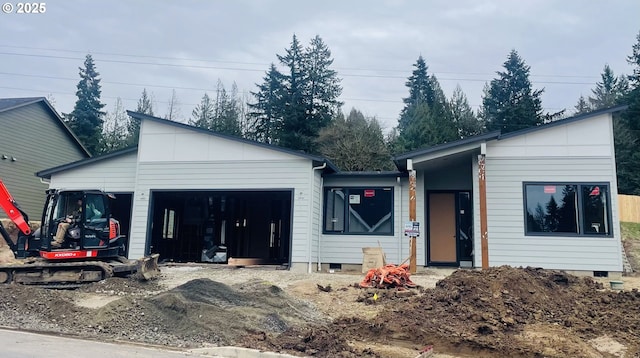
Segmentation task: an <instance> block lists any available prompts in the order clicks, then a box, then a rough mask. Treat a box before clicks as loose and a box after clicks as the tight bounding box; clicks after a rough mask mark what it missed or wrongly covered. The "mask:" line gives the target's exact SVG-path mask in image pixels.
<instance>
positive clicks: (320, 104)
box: [303, 35, 342, 134]
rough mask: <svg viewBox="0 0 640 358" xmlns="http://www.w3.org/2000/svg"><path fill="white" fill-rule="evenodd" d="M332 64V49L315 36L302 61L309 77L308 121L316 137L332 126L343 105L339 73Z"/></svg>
mask: <svg viewBox="0 0 640 358" xmlns="http://www.w3.org/2000/svg"><path fill="white" fill-rule="evenodd" d="M332 64H333V59H332V58H331V50H329V47H328V46H327V45H326V44H325V43H324V41H322V38H320V36H318V35H316V37H314V38H313V39H312V40H311V42H310V44H309V46H308V47H307V48H306V49H305V51H304V62H303V65H304V72H305V73H306V77H307V87H306V93H305V102H306V103H307V111H306V113H307V121H309V122H310V124H311V130H312V131H313V132H314V133H316V134H317V133H318V132H319V130H320V129H322V128H323V127H326V126H327V125H328V124H329V122H330V121H331V118H333V117H334V116H335V115H336V114H338V113H339V110H340V107H341V106H342V102H340V101H338V97H340V94H341V93H342V87H341V86H340V81H341V80H340V78H338V73H337V72H336V71H334V70H332V69H331V65H332Z"/></svg>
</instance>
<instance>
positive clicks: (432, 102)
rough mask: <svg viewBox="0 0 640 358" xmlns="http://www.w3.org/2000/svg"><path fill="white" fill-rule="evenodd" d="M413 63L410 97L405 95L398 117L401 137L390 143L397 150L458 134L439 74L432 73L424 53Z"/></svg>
mask: <svg viewBox="0 0 640 358" xmlns="http://www.w3.org/2000/svg"><path fill="white" fill-rule="evenodd" d="M413 66H414V67H415V69H414V70H413V72H412V74H411V76H410V77H409V78H408V80H407V82H406V83H405V85H406V86H407V88H408V89H409V97H407V98H404V99H403V101H404V103H405V106H404V108H403V109H402V111H401V112H400V119H399V120H398V137H397V138H396V141H395V143H392V144H391V146H392V148H393V150H394V154H397V153H398V152H402V151H409V150H413V149H417V148H420V147H424V146H431V145H436V144H441V143H446V142H449V141H453V140H456V139H458V138H459V137H458V129H457V128H456V125H455V123H454V122H453V117H452V112H451V110H450V108H449V103H447V99H446V97H445V95H444V92H443V91H442V88H441V87H440V83H439V82H438V80H437V78H436V77H435V76H433V75H431V76H429V74H428V72H427V70H428V67H427V65H426V62H425V60H424V58H423V57H422V56H420V57H418V60H417V61H416V63H415V64H414V65H413Z"/></svg>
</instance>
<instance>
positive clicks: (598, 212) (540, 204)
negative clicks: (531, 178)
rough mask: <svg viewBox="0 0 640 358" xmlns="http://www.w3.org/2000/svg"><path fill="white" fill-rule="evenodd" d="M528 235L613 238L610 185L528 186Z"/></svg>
mask: <svg viewBox="0 0 640 358" xmlns="http://www.w3.org/2000/svg"><path fill="white" fill-rule="evenodd" d="M524 200H525V202H524V205H525V233H526V234H527V235H529V234H531V235H549V234H554V235H571V236H575V235H601V236H610V235H611V205H610V195H609V184H601V183H595V184H574V183H524Z"/></svg>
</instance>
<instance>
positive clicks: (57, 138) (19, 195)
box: [0, 102, 88, 220]
mask: <svg viewBox="0 0 640 358" xmlns="http://www.w3.org/2000/svg"><path fill="white" fill-rule="evenodd" d="M0 128H1V130H0V158H1V157H2V155H7V156H8V157H9V159H6V160H2V159H0V178H1V179H2V181H3V182H4V183H5V184H6V186H7V187H8V188H9V191H10V192H11V194H12V195H13V197H14V198H15V199H16V201H17V202H18V203H19V204H20V206H21V208H22V209H23V210H24V211H25V212H26V213H27V214H29V215H30V219H31V220H40V216H41V214H42V209H43V205H44V200H45V190H47V189H48V188H49V186H48V185H47V184H44V183H41V182H40V179H39V178H38V177H36V176H35V173H36V172H38V171H41V170H44V169H48V168H52V167H55V166H58V165H62V164H66V163H70V162H74V161H77V160H81V159H84V158H87V157H88V155H87V154H86V153H85V152H84V151H83V150H82V149H81V147H80V146H79V145H78V144H77V143H76V142H75V140H74V139H73V137H71V136H70V135H69V134H68V132H67V131H66V129H65V128H64V126H63V125H62V124H60V122H59V121H58V119H57V118H56V117H55V116H54V115H53V114H52V113H51V112H50V111H49V110H48V109H47V107H46V105H45V104H44V103H42V102H37V103H32V104H30V105H26V106H23V107H18V108H15V109H12V110H8V111H5V112H0ZM11 157H15V158H16V161H15V162H12V161H11ZM4 216H5V214H4V212H2V211H0V217H4Z"/></svg>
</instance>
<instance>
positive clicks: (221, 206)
mask: <svg viewBox="0 0 640 358" xmlns="http://www.w3.org/2000/svg"><path fill="white" fill-rule="evenodd" d="M292 193H293V191H292V190H285V191H282V190H278V191H276V190H274V191H264V190H260V191H257V190H256V191H251V190H249V191H152V193H151V195H152V198H151V205H152V207H151V210H152V211H151V219H152V220H153V221H152V225H151V228H152V230H151V235H152V237H151V241H150V243H151V247H150V251H151V252H153V253H159V254H160V260H166V261H175V262H214V263H226V262H227V261H228V259H229V258H255V259H260V260H261V262H263V263H264V264H274V265H283V264H288V263H289V256H290V246H291V200H292Z"/></svg>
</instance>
